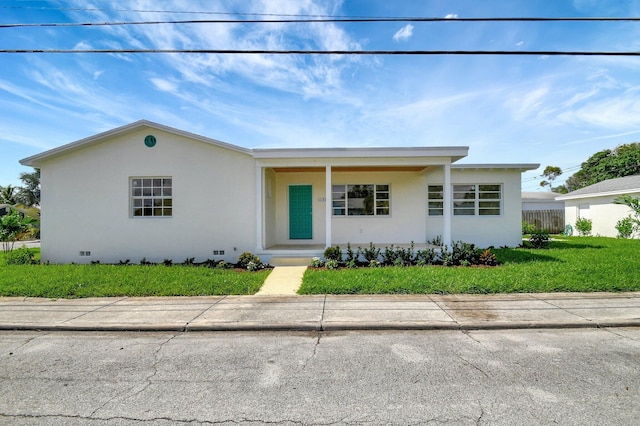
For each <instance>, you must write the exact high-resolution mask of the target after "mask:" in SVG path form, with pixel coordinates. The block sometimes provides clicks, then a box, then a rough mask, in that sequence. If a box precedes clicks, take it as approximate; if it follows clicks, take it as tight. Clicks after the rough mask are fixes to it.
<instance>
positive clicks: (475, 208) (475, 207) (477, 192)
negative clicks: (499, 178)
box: [427, 182, 504, 217]
mask: <svg viewBox="0 0 640 426" xmlns="http://www.w3.org/2000/svg"><path fill="white" fill-rule="evenodd" d="M485 185H498V186H499V187H500V191H499V192H500V198H498V199H481V198H480V193H481V191H480V186H485ZM430 186H441V187H442V189H443V191H442V193H443V194H442V198H440V199H431V198H429V187H430ZM456 186H473V187H474V194H475V197H474V198H473V199H467V200H468V201H469V202H471V201H473V204H474V205H473V214H468V215H464V214H456V213H455V211H456V206H455V202H456V199H455V193H456V191H455V187H456ZM486 192H493V191H486ZM451 195H452V198H451V215H452V216H458V217H465V216H467V217H499V216H503V214H504V202H503V200H504V184H502V183H496V182H492V183H454V184H451ZM460 201H463V200H462V199H460ZM481 201H497V202H498V203H499V207H498V208H499V209H500V213H499V214H480V211H481V210H482V209H481V208H480V202H481ZM430 202H442V203H443V209H442V211H443V214H444V185H442V184H439V183H433V184H428V185H427V216H429V217H442V214H440V215H438V214H431V213H430V210H434V209H435V210H440V209H438V208H431V209H430V208H429V203H430ZM459 209H460V208H459Z"/></svg>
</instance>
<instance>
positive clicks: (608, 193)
mask: <svg viewBox="0 0 640 426" xmlns="http://www.w3.org/2000/svg"><path fill="white" fill-rule="evenodd" d="M637 193H640V188H629V189H619V190H617V191H606V192H593V193H591V194H576V195H569V194H567V195H561V196H559V197H556V200H557V201H562V200H577V199H580V198H595V197H607V196H611V195H625V194H637Z"/></svg>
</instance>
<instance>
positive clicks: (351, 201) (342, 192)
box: [331, 184, 391, 216]
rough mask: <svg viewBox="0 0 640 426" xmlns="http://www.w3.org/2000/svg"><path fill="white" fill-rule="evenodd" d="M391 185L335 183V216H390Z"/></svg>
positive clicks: (333, 198)
mask: <svg viewBox="0 0 640 426" xmlns="http://www.w3.org/2000/svg"><path fill="white" fill-rule="evenodd" d="M390 194H391V191H390V186H389V185H386V184H385V185H380V184H365V185H362V184H360V185H355V184H353V185H350V184H348V185H333V186H332V196H331V202H332V209H333V215H334V216H389V214H390V211H391V204H390V203H391V197H390Z"/></svg>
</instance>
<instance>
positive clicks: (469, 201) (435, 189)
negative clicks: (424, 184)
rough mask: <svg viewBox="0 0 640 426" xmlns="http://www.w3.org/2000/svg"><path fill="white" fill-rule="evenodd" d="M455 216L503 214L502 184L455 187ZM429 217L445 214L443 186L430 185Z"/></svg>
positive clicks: (453, 194)
mask: <svg viewBox="0 0 640 426" xmlns="http://www.w3.org/2000/svg"><path fill="white" fill-rule="evenodd" d="M452 196H453V214H454V216H499V215H500V214H501V213H502V185H501V184H481V185H479V184H465V185H453V193H452ZM427 208H428V214H429V216H442V215H443V213H444V192H443V186H442V185H429V186H428V189H427Z"/></svg>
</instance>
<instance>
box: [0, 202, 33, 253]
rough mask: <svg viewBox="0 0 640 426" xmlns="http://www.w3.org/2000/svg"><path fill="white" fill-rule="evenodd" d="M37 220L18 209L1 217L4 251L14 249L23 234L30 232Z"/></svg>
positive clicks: (1, 238)
mask: <svg viewBox="0 0 640 426" xmlns="http://www.w3.org/2000/svg"><path fill="white" fill-rule="evenodd" d="M34 223H35V220H34V219H33V218H31V217H29V216H24V215H22V214H20V212H18V211H16V210H13V209H12V210H11V212H10V213H9V214H6V215H4V216H1V217H0V242H1V243H2V251H4V252H5V253H9V252H10V251H11V250H13V245H14V244H15V242H16V241H17V240H19V239H20V237H22V235H23V234H25V233H26V232H28V231H29V230H30V229H31V228H32V227H33V225H34Z"/></svg>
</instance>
